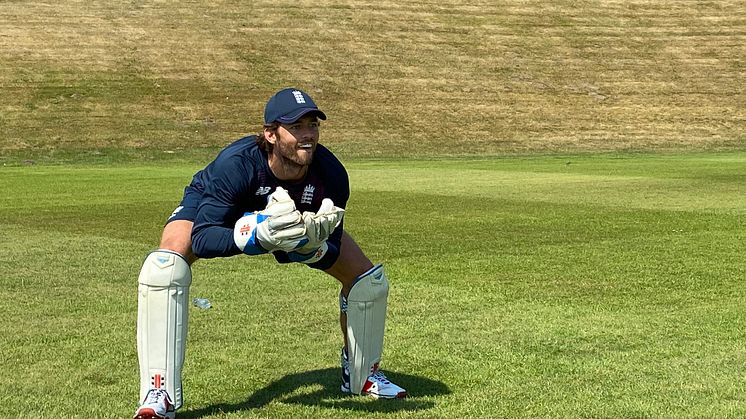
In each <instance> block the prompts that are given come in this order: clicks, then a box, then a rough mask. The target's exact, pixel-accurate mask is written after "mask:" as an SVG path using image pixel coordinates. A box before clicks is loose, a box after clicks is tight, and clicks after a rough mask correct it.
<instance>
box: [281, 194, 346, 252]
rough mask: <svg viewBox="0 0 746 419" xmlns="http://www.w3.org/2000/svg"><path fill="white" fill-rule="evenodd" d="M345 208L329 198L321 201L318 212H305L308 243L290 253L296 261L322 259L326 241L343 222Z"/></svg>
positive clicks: (304, 222) (304, 218)
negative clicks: (336, 204) (337, 205)
mask: <svg viewBox="0 0 746 419" xmlns="http://www.w3.org/2000/svg"><path fill="white" fill-rule="evenodd" d="M344 215H345V210H344V209H342V208H339V207H336V206H335V205H334V202H332V200H331V199H329V198H324V200H323V201H321V207H319V210H318V211H316V212H311V211H306V212H304V213H303V224H304V225H305V227H306V236H307V237H308V243H306V244H305V245H303V246H301V247H299V248H298V249H297V250H296V251H295V252H292V253H291V254H290V259H291V260H293V261H295V262H303V263H313V262H316V261H318V260H320V259H321V258H322V257H323V256H324V254H325V253H326V250H327V246H326V241H327V240H328V239H329V236H330V235H331V234H332V232H333V231H334V229H335V228H337V227H338V226H339V224H340V223H342V218H344Z"/></svg>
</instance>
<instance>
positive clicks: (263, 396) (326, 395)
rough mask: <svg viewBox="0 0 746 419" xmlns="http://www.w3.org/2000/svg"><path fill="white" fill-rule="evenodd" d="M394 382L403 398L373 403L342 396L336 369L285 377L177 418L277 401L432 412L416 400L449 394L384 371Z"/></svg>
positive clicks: (425, 382)
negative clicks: (242, 398) (403, 391)
mask: <svg viewBox="0 0 746 419" xmlns="http://www.w3.org/2000/svg"><path fill="white" fill-rule="evenodd" d="M386 376H387V377H388V378H389V379H390V380H391V381H393V382H395V383H397V384H399V385H401V386H402V387H404V388H406V389H407V390H408V391H409V397H408V398H406V399H395V400H375V399H373V398H370V397H359V396H352V395H346V394H343V393H342V392H341V391H340V389H339V386H340V378H339V368H326V369H322V370H314V371H308V372H302V373H298V374H291V375H286V376H285V377H283V378H281V379H279V380H277V381H274V382H272V383H270V384H269V385H267V386H266V387H264V388H263V389H261V390H258V391H257V392H255V393H254V394H252V395H250V396H249V398H248V399H246V400H245V401H243V402H239V403H218V404H213V405H210V406H206V407H202V408H197V409H192V410H186V411H184V410H180V411H179V412H177V413H178V415H177V416H178V418H179V419H197V418H201V417H204V416H210V415H215V414H223V413H231V412H238V411H241V410H250V409H259V408H262V407H264V406H266V405H268V404H269V403H271V402H273V401H276V402H280V403H287V404H300V405H304V406H316V407H329V408H335V409H348V410H356V411H365V412H399V411H417V410H426V409H431V408H433V407H434V406H435V403H434V402H432V401H424V400H418V398H419V397H427V396H438V395H443V394H450V393H451V390H450V389H449V388H448V386H446V385H445V384H443V383H441V382H438V381H434V380H430V379H427V378H422V377H416V376H413V375H407V374H399V373H394V372H388V371H387V372H386Z"/></svg>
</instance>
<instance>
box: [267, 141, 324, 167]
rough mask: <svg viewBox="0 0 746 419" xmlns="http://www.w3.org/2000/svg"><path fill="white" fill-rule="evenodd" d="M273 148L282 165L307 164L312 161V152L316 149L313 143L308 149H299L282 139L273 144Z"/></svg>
mask: <svg viewBox="0 0 746 419" xmlns="http://www.w3.org/2000/svg"><path fill="white" fill-rule="evenodd" d="M275 150H276V152H275V154H277V156H278V157H280V159H281V161H282V162H283V165H286V166H308V165H310V164H311V161H313V153H314V151H316V145H315V144H314V146H313V147H312V148H310V149H301V148H297V147H296V146H295V145H292V144H288V143H286V142H284V141H278V142H277V143H276V144H275Z"/></svg>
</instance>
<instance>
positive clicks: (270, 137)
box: [264, 126, 277, 144]
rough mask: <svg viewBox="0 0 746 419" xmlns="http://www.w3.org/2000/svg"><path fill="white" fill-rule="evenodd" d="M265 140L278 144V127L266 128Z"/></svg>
mask: <svg viewBox="0 0 746 419" xmlns="http://www.w3.org/2000/svg"><path fill="white" fill-rule="evenodd" d="M264 138H266V139H267V141H269V143H270V144H274V143H276V142H277V127H276V126H271V127H264Z"/></svg>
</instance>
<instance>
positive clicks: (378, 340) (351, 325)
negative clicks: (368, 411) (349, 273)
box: [346, 265, 389, 394]
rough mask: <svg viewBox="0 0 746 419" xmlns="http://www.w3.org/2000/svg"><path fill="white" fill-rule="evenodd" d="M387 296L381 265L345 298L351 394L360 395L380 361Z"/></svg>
mask: <svg viewBox="0 0 746 419" xmlns="http://www.w3.org/2000/svg"><path fill="white" fill-rule="evenodd" d="M388 295H389V282H388V279H387V278H386V273H385V272H384V270H383V265H376V266H374V267H373V268H372V269H371V270H369V271H368V272H365V273H364V274H362V275H360V276H359V277H358V278H357V279H356V280H355V283H354V284H353V285H352V289H351V290H350V294H349V295H348V296H347V310H346V311H347V355H348V358H349V362H350V390H351V392H352V393H354V394H360V392H361V391H362V389H363V385H364V384H365V381H366V380H367V379H368V376H369V375H371V374H373V373H374V372H376V370H378V364H379V362H381V353H382V352H383V332H384V326H385V322H386V301H387V299H388Z"/></svg>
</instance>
